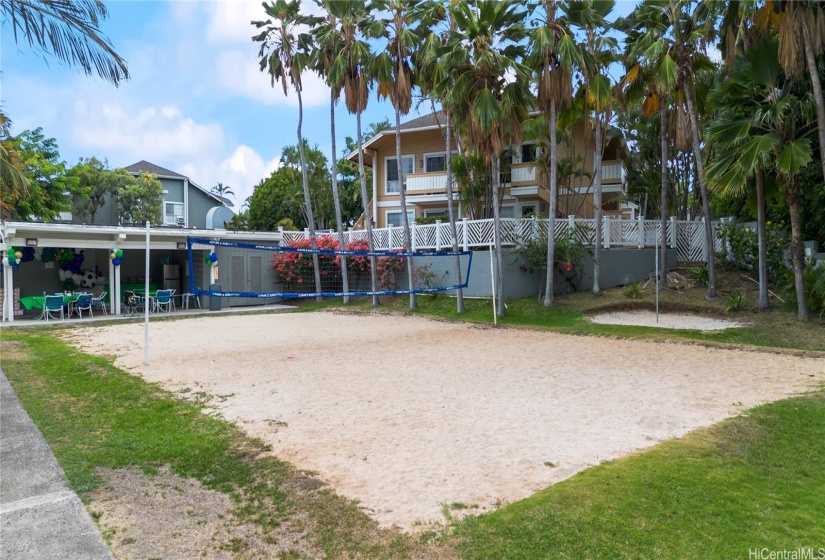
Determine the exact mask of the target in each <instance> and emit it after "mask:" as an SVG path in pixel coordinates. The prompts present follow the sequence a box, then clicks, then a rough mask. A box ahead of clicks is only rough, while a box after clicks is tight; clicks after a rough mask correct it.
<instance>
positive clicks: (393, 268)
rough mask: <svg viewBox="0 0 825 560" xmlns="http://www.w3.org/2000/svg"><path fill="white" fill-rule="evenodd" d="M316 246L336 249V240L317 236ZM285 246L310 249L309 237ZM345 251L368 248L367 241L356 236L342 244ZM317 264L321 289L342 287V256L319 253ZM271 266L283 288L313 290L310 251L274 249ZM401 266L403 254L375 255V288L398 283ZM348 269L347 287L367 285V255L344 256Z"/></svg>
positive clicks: (393, 286)
mask: <svg viewBox="0 0 825 560" xmlns="http://www.w3.org/2000/svg"><path fill="white" fill-rule="evenodd" d="M316 246H317V247H318V248H319V249H324V250H329V251H337V250H338V248H339V244H338V240H337V239H336V238H335V237H332V236H329V235H322V236H319V237H317V238H316ZM288 247H295V248H299V249H310V248H311V243H310V241H309V239H299V240H297V241H293V242H290V243H289V244H288ZM345 249H346V250H347V251H365V252H366V251H369V244H368V243H367V241H366V240H365V239H356V240H354V241H352V242H350V243H348V244H347V245H346V247H345ZM318 267H319V270H320V273H321V289H322V290H323V291H339V290H341V285H342V282H341V256H340V255H318ZM271 268H272V269H273V270H274V271H275V272H276V273H277V274H278V280H279V281H280V283H281V285H282V287H283V289H284V290H287V291H298V292H313V291H315V276H314V272H313V269H312V268H313V265H312V255H311V254H309V253H294V252H291V251H290V252H281V251H279V252H277V253H274V258H273V259H272V264H271ZM403 268H404V258H403V257H397V256H386V257H384V256H380V257H376V275H377V281H378V288H379V289H381V290H388V289H393V288H395V287H396V286H397V285H398V273H399V272H400V271H401V270H403ZM347 273H348V276H349V281H350V290H353V291H355V290H358V289H359V288H358V286H359V285H361V286H364V287H368V286H369V279H370V258H369V257H368V256H362V255H355V256H353V255H348V256H347Z"/></svg>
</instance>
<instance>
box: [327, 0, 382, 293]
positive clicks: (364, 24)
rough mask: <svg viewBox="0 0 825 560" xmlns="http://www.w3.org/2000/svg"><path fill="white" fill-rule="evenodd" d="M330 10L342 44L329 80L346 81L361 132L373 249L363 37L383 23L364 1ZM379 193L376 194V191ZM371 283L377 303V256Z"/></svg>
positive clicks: (368, 62)
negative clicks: (364, 131) (364, 118)
mask: <svg viewBox="0 0 825 560" xmlns="http://www.w3.org/2000/svg"><path fill="white" fill-rule="evenodd" d="M328 7H329V9H330V11H331V12H332V13H333V15H335V17H336V18H338V21H340V22H341V38H342V41H341V45H340V49H339V50H338V52H337V53H336V55H335V58H334V59H333V60H332V63H331V65H330V69H329V77H328V79H329V80H330V81H331V82H333V83H343V84H344V97H345V100H346V106H347V111H349V113H350V114H355V120H356V128H357V131H358V135H357V136H358V137H357V142H358V175H359V178H360V181H361V203H362V205H363V209H364V223H365V225H366V228H367V242H368V243H369V249H370V252H372V251H374V250H375V243H374V240H373V237H372V217H371V216H370V200H369V197H368V195H367V178H366V174H365V172H364V138H363V134H362V132H361V113H363V112H364V110H365V109H366V108H367V102H368V101H369V86H370V80H371V79H372V76H371V75H370V68H371V67H372V64H373V62H372V60H373V58H374V57H373V53H372V51H371V49H370V45H369V44H368V43H367V42H366V41H365V40H364V39H365V38H369V37H377V36H379V35H380V34H381V23H380V22H377V21H376V20H374V19H373V18H372V15H371V13H370V9H369V7H368V5H367V3H366V2H365V1H364V0H351V1H348V2H334V1H333V2H330V3H329V5H328ZM373 196H377V193H373ZM370 282H371V286H372V304H373V305H374V306H377V305H378V304H379V301H378V294H377V291H378V279H377V276H376V262H375V257H374V256H371V257H370Z"/></svg>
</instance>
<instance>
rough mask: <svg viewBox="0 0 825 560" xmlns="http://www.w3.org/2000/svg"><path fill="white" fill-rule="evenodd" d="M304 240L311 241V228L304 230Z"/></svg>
mask: <svg viewBox="0 0 825 560" xmlns="http://www.w3.org/2000/svg"><path fill="white" fill-rule="evenodd" d="M304 239H309V228H308V227H305V228H304ZM213 251H214V249H213Z"/></svg>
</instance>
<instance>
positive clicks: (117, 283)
mask: <svg viewBox="0 0 825 560" xmlns="http://www.w3.org/2000/svg"><path fill="white" fill-rule="evenodd" d="M115 298H116V304H117V314H118V315H121V314H123V310H122V309H121V305H120V267H119V266H116V267H115Z"/></svg>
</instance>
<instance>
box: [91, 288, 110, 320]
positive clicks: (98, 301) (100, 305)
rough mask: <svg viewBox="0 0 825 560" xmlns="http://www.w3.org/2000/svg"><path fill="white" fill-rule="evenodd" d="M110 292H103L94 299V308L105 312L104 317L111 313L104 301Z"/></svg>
mask: <svg viewBox="0 0 825 560" xmlns="http://www.w3.org/2000/svg"><path fill="white" fill-rule="evenodd" d="M107 293H108V292H103V293H102V294H100V295H99V296H98V297H95V298H92V308H93V309H101V310H103V314H104V315H108V314H109V311H108V310H107V309H106V303H105V302H104V301H103V300H104V299H105V298H106V294H107Z"/></svg>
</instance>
